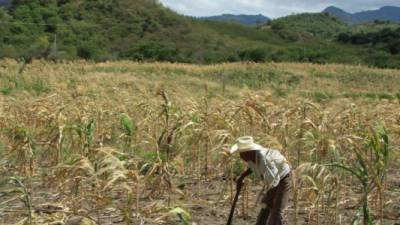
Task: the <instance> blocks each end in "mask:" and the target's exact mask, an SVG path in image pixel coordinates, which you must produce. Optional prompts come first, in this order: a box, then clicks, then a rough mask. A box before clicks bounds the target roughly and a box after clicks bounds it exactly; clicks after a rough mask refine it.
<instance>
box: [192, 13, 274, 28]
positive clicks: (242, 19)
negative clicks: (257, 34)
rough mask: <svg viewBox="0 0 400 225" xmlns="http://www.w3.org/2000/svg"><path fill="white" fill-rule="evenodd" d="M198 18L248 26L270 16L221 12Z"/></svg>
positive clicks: (265, 20)
mask: <svg viewBox="0 0 400 225" xmlns="http://www.w3.org/2000/svg"><path fill="white" fill-rule="evenodd" d="M198 19H200V20H213V21H223V22H234V23H239V24H243V25H248V26H255V25H258V24H263V23H266V22H268V21H269V20H271V19H270V18H268V17H266V16H264V15H262V14H257V15H247V14H227V13H225V14H221V15H216V16H207V17H199V18H198Z"/></svg>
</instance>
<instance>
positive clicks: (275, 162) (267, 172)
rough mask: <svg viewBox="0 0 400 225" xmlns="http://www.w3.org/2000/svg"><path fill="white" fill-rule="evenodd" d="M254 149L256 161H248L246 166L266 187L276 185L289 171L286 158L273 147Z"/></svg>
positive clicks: (269, 187)
mask: <svg viewBox="0 0 400 225" xmlns="http://www.w3.org/2000/svg"><path fill="white" fill-rule="evenodd" d="M256 151H257V154H256V162H257V163H254V162H253V161H248V162H247V165H248V167H249V168H250V169H251V170H252V171H253V172H254V173H255V174H256V176H257V177H258V178H260V179H261V180H262V181H263V182H264V184H265V185H266V187H267V189H271V188H273V187H276V186H278V184H279V181H280V180H281V178H283V177H284V176H286V175H287V174H289V173H290V166H289V164H288V163H287V161H286V158H285V157H284V156H283V155H282V154H281V153H280V152H279V151H277V150H274V149H268V148H263V149H261V150H256Z"/></svg>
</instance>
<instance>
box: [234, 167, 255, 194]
mask: <svg viewBox="0 0 400 225" xmlns="http://www.w3.org/2000/svg"><path fill="white" fill-rule="evenodd" d="M252 172H253V171H252V170H251V169H250V168H248V169H247V170H246V171H244V172H243V173H242V174H241V175H240V177H239V178H238V179H237V182H236V189H240V188H241V187H242V185H243V181H244V178H246V177H247V176H249V175H250V174H251V173H252Z"/></svg>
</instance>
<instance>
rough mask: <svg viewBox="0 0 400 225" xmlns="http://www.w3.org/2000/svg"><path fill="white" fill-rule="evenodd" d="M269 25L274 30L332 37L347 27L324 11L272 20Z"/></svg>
mask: <svg viewBox="0 0 400 225" xmlns="http://www.w3.org/2000/svg"><path fill="white" fill-rule="evenodd" d="M269 25H270V26H271V28H273V29H275V30H281V29H285V30H288V31H292V32H295V33H297V34H303V35H305V36H307V34H309V35H311V36H314V37H323V38H332V37H333V36H335V35H336V34H337V33H339V32H343V31H344V30H346V29H347V25H346V24H345V23H343V22H341V21H339V20H337V19H336V18H335V17H332V16H330V15H328V14H324V13H302V14H298V15H291V16H286V17H282V18H278V19H276V20H272V21H271V22H270V23H269Z"/></svg>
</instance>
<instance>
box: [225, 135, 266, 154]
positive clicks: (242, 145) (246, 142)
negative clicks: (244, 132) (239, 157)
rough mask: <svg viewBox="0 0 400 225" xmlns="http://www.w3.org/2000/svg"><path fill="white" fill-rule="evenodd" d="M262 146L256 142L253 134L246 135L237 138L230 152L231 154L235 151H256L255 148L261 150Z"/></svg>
mask: <svg viewBox="0 0 400 225" xmlns="http://www.w3.org/2000/svg"><path fill="white" fill-rule="evenodd" d="M261 149H262V146H261V145H258V144H256V143H254V140H253V137H251V136H244V137H240V138H238V139H237V140H236V144H234V145H233V146H232V147H231V148H230V150H229V152H230V153H231V154H233V153H235V152H239V153H241V152H248V151H254V150H261Z"/></svg>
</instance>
